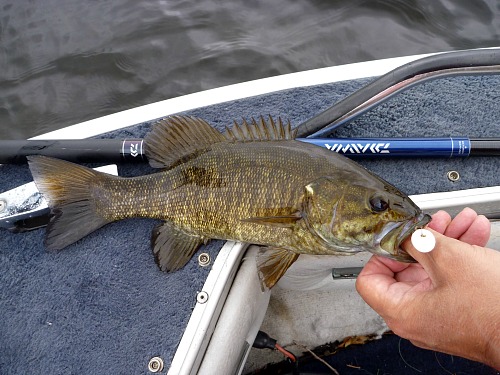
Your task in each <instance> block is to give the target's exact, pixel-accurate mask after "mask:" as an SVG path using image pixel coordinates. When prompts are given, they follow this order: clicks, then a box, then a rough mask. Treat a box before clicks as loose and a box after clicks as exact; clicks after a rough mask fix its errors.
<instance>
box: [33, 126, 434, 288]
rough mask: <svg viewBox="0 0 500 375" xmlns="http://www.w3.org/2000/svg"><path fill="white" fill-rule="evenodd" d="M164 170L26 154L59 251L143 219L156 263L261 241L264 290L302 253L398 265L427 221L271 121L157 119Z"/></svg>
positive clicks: (153, 140) (153, 141)
mask: <svg viewBox="0 0 500 375" xmlns="http://www.w3.org/2000/svg"><path fill="white" fill-rule="evenodd" d="M145 144H146V155H147V157H148V160H149V162H150V165H151V166H152V167H155V168H161V169H162V171H160V172H158V173H154V174H150V175H144V176H138V177H131V178H123V177H116V176H110V175H107V174H104V173H100V172H97V171H94V170H92V169H89V168H87V167H83V166H79V165H76V164H73V163H70V162H66V161H62V160H58V159H53V158H48V157H43V156H30V157H29V158H28V160H29V166H30V169H31V172H32V174H33V178H34V180H35V183H36V185H37V187H38V189H39V190H40V192H41V193H42V194H43V195H44V196H45V198H46V199H47V201H48V203H49V206H50V207H51V213H52V216H51V220H50V223H49V225H48V227H47V235H46V240H45V244H46V246H47V247H48V248H49V249H55V250H58V249H62V248H64V247H66V246H68V245H70V244H72V243H74V242H76V241H77V240H79V239H81V238H82V237H84V236H86V235H87V234H89V233H91V232H93V231H94V230H96V229H98V228H100V227H102V226H104V225H106V224H108V223H110V222H113V221H116V220H120V219H125V218H131V217H148V218H155V219H161V220H163V221H164V222H163V223H162V224H160V225H159V226H157V227H156V228H155V229H154V230H153V235H152V248H153V253H154V256H155V259H156V262H157V264H158V265H159V267H160V268H161V269H162V270H163V271H169V272H171V271H175V270H177V269H179V268H182V267H183V266H184V265H185V264H186V263H187V262H188V261H189V259H190V258H191V257H192V256H193V254H194V253H195V252H196V250H197V248H198V247H199V246H200V245H201V244H202V243H206V242H207V241H209V240H210V239H223V240H233V241H241V242H248V243H253V244H258V245H263V246H265V249H264V251H262V252H261V253H260V254H259V256H258V260H257V261H258V265H257V266H258V270H259V276H260V280H261V285H262V287H263V288H271V287H272V286H273V285H274V284H275V283H276V282H277V281H278V280H279V279H280V277H281V276H282V275H283V274H284V273H285V271H286V270H287V269H288V268H289V267H290V265H291V264H292V263H293V262H294V261H295V260H296V259H297V257H298V256H299V254H313V255H328V254H330V255H340V254H349V253H355V252H359V251H371V252H372V253H375V254H381V255H384V256H387V257H389V258H393V259H397V260H400V261H407V262H408V261H413V259H412V258H411V257H410V256H409V255H408V254H407V253H405V252H404V251H403V250H402V249H400V247H399V245H400V244H401V242H402V241H403V240H404V239H405V238H406V237H407V236H408V235H410V234H411V233H412V231H413V230H414V229H415V228H416V227H417V226H424V225H425V224H427V223H428V222H429V221H430V216H429V215H424V214H423V213H422V212H421V210H420V209H419V208H418V207H417V206H416V205H415V204H414V203H413V202H412V201H411V200H410V199H409V198H408V197H407V196H406V195H405V194H403V193H402V192H400V191H399V190H398V189H396V188H395V187H394V186H392V185H391V184H389V183H387V182H385V181H384V180H382V179H381V178H379V177H378V176H376V175H374V174H372V173H371V172H369V171H368V170H366V169H365V168H363V167H361V166H360V165H359V164H357V163H355V162H353V161H351V160H349V159H348V158H346V157H344V156H342V155H338V154H337V153H334V152H331V151H328V150H326V149H323V148H321V147H318V146H314V145H310V144H307V143H303V142H298V141H295V140H294V131H292V130H291V127H290V124H289V123H288V125H284V124H283V123H282V122H281V120H279V121H278V122H275V121H274V120H273V119H272V118H269V120H267V121H266V120H264V119H263V118H261V119H260V121H255V120H253V121H252V122H251V123H250V124H249V123H247V122H246V121H244V122H243V124H242V125H238V124H236V123H235V125H234V127H233V128H231V129H226V132H225V133H224V134H222V133H220V132H219V131H217V130H216V129H214V128H213V127H211V126H210V125H209V124H208V123H207V122H205V121H204V120H202V119H198V118H193V117H188V116H173V117H169V118H166V119H164V120H160V121H159V122H158V123H157V124H155V125H154V127H153V129H152V131H151V132H150V133H149V134H148V135H147V136H146V138H145Z"/></svg>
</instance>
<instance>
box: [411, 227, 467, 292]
mask: <svg viewBox="0 0 500 375" xmlns="http://www.w3.org/2000/svg"><path fill="white" fill-rule="evenodd" d="M426 229H427V230H428V231H429V232H431V233H432V235H434V237H435V239H436V245H435V246H434V249H433V250H432V251H430V252H428V253H422V252H420V251H418V250H417V249H416V248H415V246H414V245H413V244H412V242H411V238H408V239H406V240H405V241H404V242H403V244H402V245H401V247H402V248H403V250H405V251H406V252H407V253H408V254H410V255H411V256H412V257H413V258H414V259H415V260H416V261H417V262H418V263H420V264H421V265H422V267H423V268H424V270H425V271H426V272H427V274H428V275H429V277H430V279H431V280H432V282H433V284H434V285H436V283H439V282H441V281H444V280H445V279H446V278H447V277H448V268H449V267H450V265H452V264H454V263H456V262H457V260H458V259H460V258H461V257H463V256H464V251H467V249H465V248H466V247H471V245H468V244H466V243H463V242H461V241H459V240H456V239H454V238H450V237H446V236H445V235H443V234H441V233H439V232H436V231H435V230H433V229H430V228H426Z"/></svg>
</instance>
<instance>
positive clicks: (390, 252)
mask: <svg viewBox="0 0 500 375" xmlns="http://www.w3.org/2000/svg"><path fill="white" fill-rule="evenodd" d="M431 219H432V218H431V216H430V215H428V214H424V213H420V215H418V216H417V217H415V218H414V219H412V220H408V221H406V222H405V223H404V224H401V223H393V224H399V225H387V227H386V230H384V231H383V232H382V234H381V236H380V237H379V241H377V242H378V243H379V244H378V246H377V248H376V249H375V250H374V251H373V253H375V254H378V255H382V256H385V257H387V258H391V259H394V260H397V261H400V262H405V263H414V262H416V261H415V259H413V257H411V256H410V254H408V253H407V252H406V251H405V250H404V249H402V248H401V244H402V243H403V242H404V241H405V240H406V239H407V238H408V237H409V236H410V235H411V234H412V233H413V232H414V231H415V229H417V228H423V227H424V226H426V225H427V224H428V223H429V222H430V221H431Z"/></svg>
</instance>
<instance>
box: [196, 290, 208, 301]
mask: <svg viewBox="0 0 500 375" xmlns="http://www.w3.org/2000/svg"><path fill="white" fill-rule="evenodd" d="M196 301H197V302H198V303H206V302H207V301H208V293H207V292H199V293H198V294H197V295H196Z"/></svg>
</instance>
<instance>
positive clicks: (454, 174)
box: [447, 171, 460, 182]
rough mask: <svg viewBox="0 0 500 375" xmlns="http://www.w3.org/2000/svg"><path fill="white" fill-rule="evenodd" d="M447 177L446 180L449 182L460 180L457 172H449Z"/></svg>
mask: <svg viewBox="0 0 500 375" xmlns="http://www.w3.org/2000/svg"><path fill="white" fill-rule="evenodd" d="M447 176H448V180H450V181H452V182H456V181H458V180H460V173H458V172H457V171H449V172H448V174H447Z"/></svg>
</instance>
